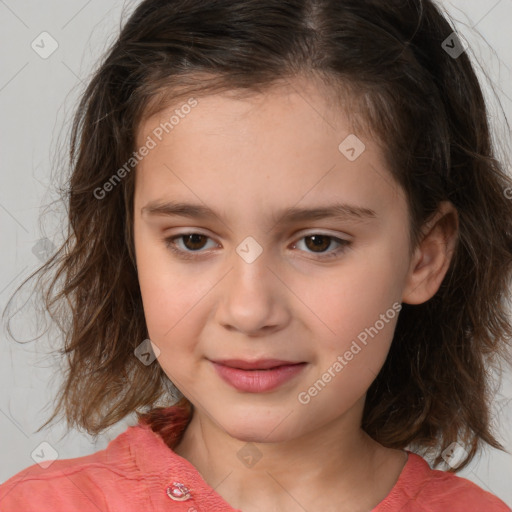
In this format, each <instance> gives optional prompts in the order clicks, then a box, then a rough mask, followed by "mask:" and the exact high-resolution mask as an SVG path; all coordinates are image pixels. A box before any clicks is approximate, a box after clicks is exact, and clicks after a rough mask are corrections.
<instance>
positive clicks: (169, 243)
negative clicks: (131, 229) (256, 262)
mask: <svg viewBox="0 0 512 512" xmlns="http://www.w3.org/2000/svg"><path fill="white" fill-rule="evenodd" d="M190 235H200V236H204V237H206V238H207V239H209V240H211V238H210V237H209V236H207V235H205V234H203V233H196V232H189V233H181V234H179V235H174V236H171V237H167V238H163V242H164V243H165V246H166V247H167V248H168V249H169V250H170V251H172V252H173V253H175V254H177V255H178V256H179V257H180V258H182V259H185V260H194V259H197V258H200V257H201V256H200V255H199V254H200V253H201V252H204V251H202V250H197V251H188V250H182V249H178V248H177V247H176V243H175V242H174V240H177V239H180V238H183V237H186V236H190ZM313 236H322V237H326V238H329V239H331V240H334V241H336V242H337V243H339V244H340V247H338V248H337V249H336V250H334V251H331V252H328V253H326V254H325V255H324V253H316V254H317V256H318V259H319V260H325V259H331V258H336V257H338V256H339V255H340V254H342V253H343V252H345V250H346V249H348V248H349V246H350V245H351V242H350V241H349V240H344V239H343V238H337V237H335V236H332V235H329V234H326V233H310V234H308V235H304V236H303V237H301V238H300V239H299V240H303V239H304V238H310V237H313ZM296 243H297V242H296ZM296 243H295V244H294V246H295V245H296ZM195 253H197V254H195ZM310 254H315V253H310Z"/></svg>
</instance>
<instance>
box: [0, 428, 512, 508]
mask: <svg viewBox="0 0 512 512" xmlns="http://www.w3.org/2000/svg"><path fill="white" fill-rule="evenodd" d="M41 465H44V464H41ZM165 510H169V511H183V512H200V511H201V512H216V511H218V512H221V511H222V512H228V511H229V512H235V510H236V509H234V508H233V507H231V506H230V505H229V504H228V503H227V502H226V501H225V500H224V499H223V498H222V497H221V496H220V495H219V494H217V493H216V492H215V491H214V490H213V488H212V487H210V486H209V485H208V484H207V483H206V482H205V481H204V480H203V479H202V477H201V475H200V474H199V472H198V471H197V470H196V468H195V467H194V466H192V464H191V463H190V462H188V460H186V459H184V458H182V457H180V456H179V455H177V454H176V453H175V452H174V451H172V450H171V449H170V448H169V447H168V446H167V445H166V444H165V443H164V441H163V439H162V438H161V437H160V436H159V435H158V434H157V433H155V432H153V430H151V428H150V427H149V426H147V425H143V424H141V423H139V424H137V425H136V426H131V427H128V428H127V430H126V431H124V432H123V433H122V434H120V435H118V436H117V437H116V438H115V439H113V440H112V441H111V442H110V443H109V444H108V446H107V447H106V448H105V449H104V450H101V451H98V452H96V453H93V454H91V455H86V456H82V457H77V458H73V459H65V460H55V461H54V462H53V463H51V465H50V466H49V467H47V468H46V469H43V467H41V466H40V465H38V464H35V465H33V466H30V467H28V468H26V469H24V470H22V471H21V472H19V473H18V474H16V475H14V476H13V477H12V478H10V479H9V480H7V481H6V482H5V483H3V484H2V485H0V511H1V512H85V511H87V512H150V511H155V512H156V511H159V512H163V511H165ZM389 511H401V512H413V511H414V512H420V511H421V512H426V511H428V512H447V511H449V512H459V511H460V512H472V511H474V512H476V511H478V512H510V511H511V509H510V507H508V506H507V505H505V503H503V502H502V501H500V500H499V499H498V498H496V497H495V496H493V495H492V494H490V493H488V492H486V491H484V490H483V489H481V488H480V487H478V486H477V485H475V484H473V483H472V482H470V481H469V480H466V479H463V478H460V477H458V476H456V475H454V474H452V473H446V472H443V471H438V470H431V469H430V467H429V465H428V464H427V462H426V461H425V460H424V459H423V458H422V457H420V456H418V455H415V454H413V453H411V452H408V461H407V463H406V464H405V466H404V468H403V470H402V472H401V474H400V477H399V479H398V481H397V482H396V484H395V486H394V487H393V488H392V490H391V492H390V493H389V494H388V496H387V497H386V498H385V499H384V500H383V501H382V502H380V503H379V505H378V506H377V507H376V508H374V509H373V512H389ZM239 512H240V511H239Z"/></svg>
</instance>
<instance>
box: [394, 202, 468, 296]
mask: <svg viewBox="0 0 512 512" xmlns="http://www.w3.org/2000/svg"><path fill="white" fill-rule="evenodd" d="M421 231H422V233H421V238H420V241H419V243H418V246H417V247H416V249H415V251H414V255H413V257H412V259H411V264H410V267H409V272H408V274H407V278H406V283H405V287H404V290H403V295H402V302H405V303H407V304H422V303H423V302H426V301H427V300H429V299H430V298H432V297H433V296H434V295H435V294H436V292H437V290H438V289H439V287H440V286H441V283H442V281H443V279H444V276H445V275H446V272H448V268H449V267H450V262H451V260H452V256H453V253H454V252H455V248H456V246H457V240H458V234H459V219H458V215H457V210H456V208H455V207H454V206H453V204H452V203H450V202H449V201H443V202H442V203H441V204H440V205H439V208H438V210H437V212H436V213H435V214H434V216H433V217H432V218H431V219H430V220H429V221H427V222H426V223H425V224H424V226H423V228H422V230H421Z"/></svg>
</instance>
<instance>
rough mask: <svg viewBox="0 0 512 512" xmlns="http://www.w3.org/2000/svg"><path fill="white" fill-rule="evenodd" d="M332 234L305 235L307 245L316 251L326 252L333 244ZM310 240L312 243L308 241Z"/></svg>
mask: <svg viewBox="0 0 512 512" xmlns="http://www.w3.org/2000/svg"><path fill="white" fill-rule="evenodd" d="M331 239H332V237H330V236H325V235H311V236H306V237H304V240H306V247H307V248H308V249H310V250H312V251H314V252H324V251H325V250H326V249H328V248H329V246H330V245H331ZM308 241H310V243H308Z"/></svg>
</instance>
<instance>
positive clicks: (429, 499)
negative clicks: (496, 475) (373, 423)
mask: <svg viewBox="0 0 512 512" xmlns="http://www.w3.org/2000/svg"><path fill="white" fill-rule="evenodd" d="M392 503H393V506H396V505H397V504H398V503H400V506H402V507H403V509H401V510H403V511H404V512H406V511H411V512H412V511H415V512H416V511H417V512H420V511H421V512H422V511H429V512H438V511H439V512H441V511H446V510H450V512H481V511H485V512H511V510H512V509H511V508H510V507H509V506H507V505H506V504H505V503H504V502H503V501H501V500H500V499H499V498H497V497H496V496H494V495H493V494H491V493H490V492H488V491H486V490H484V489H482V488H481V487H479V486H478V485H476V484H475V483H473V482H471V481H470V480H467V479H465V478H462V477H459V476H457V475H455V474H454V473H449V472H446V471H440V470H435V469H431V468H430V466H429V465H428V463H427V462H426V461H425V459H423V458H422V457H420V456H419V455H416V454H414V453H411V452H409V459H408V461H407V464H406V465H405V467H404V469H403V471H402V474H401V475H400V478H399V480H398V481H397V483H396V485H395V487H394V488H393V490H392V492H391V493H390V495H389V496H388V499H386V500H384V502H382V503H381V504H380V505H379V507H378V508H377V509H375V510H376V511H377V510H378V511H379V512H385V511H387V510H394V509H391V508H388V505H391V504H392ZM381 505H382V507H381Z"/></svg>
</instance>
